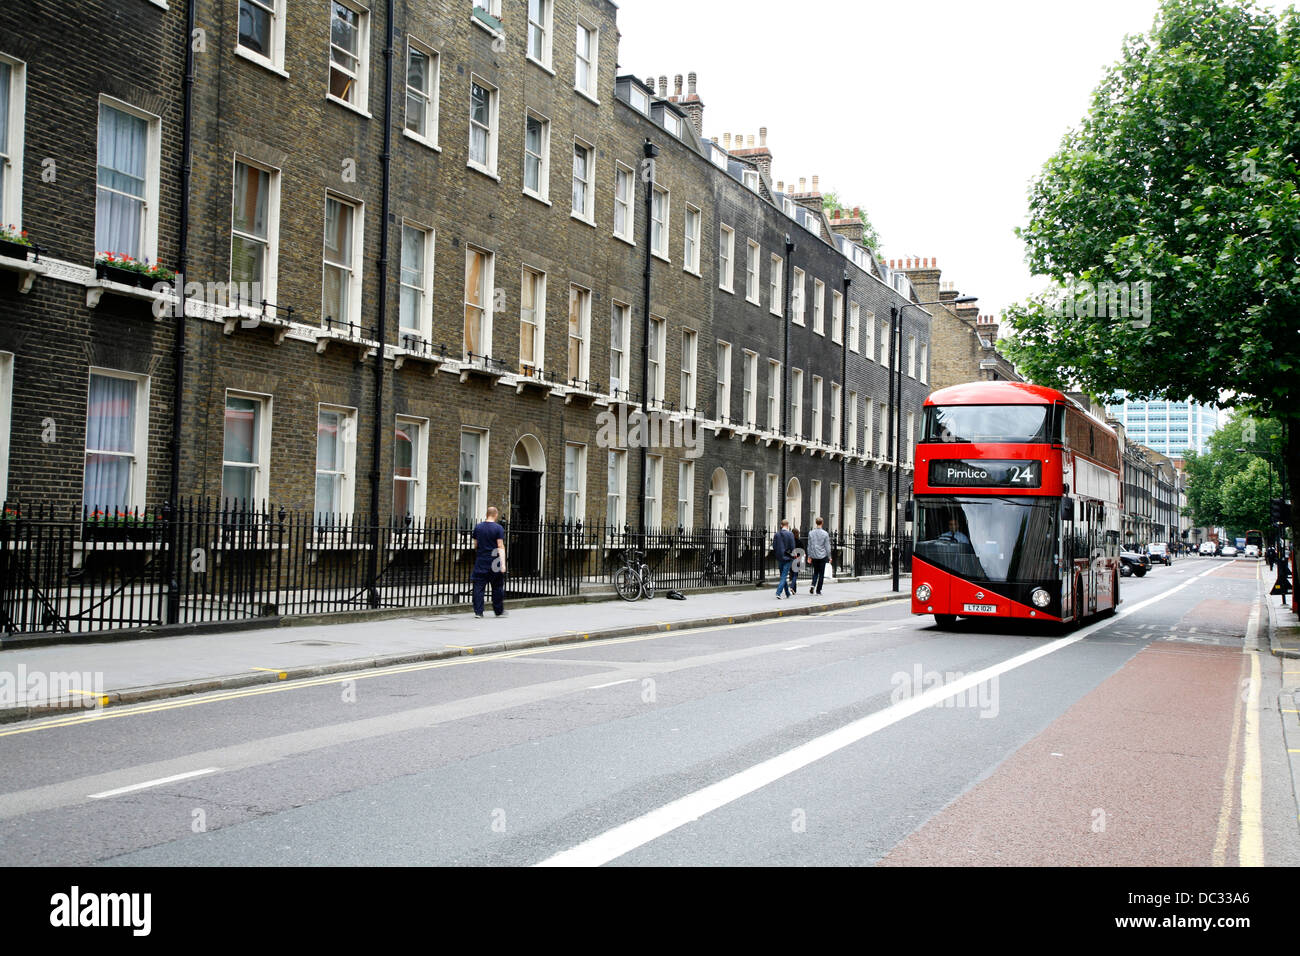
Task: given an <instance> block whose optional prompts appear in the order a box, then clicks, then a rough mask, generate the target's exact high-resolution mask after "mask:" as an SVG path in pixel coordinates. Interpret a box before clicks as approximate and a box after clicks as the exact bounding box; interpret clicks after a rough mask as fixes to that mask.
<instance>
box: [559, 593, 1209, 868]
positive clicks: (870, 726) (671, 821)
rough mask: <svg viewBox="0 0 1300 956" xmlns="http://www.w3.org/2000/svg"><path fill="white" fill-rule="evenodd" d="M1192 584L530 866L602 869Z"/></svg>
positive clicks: (892, 708)
mask: <svg viewBox="0 0 1300 956" xmlns="http://www.w3.org/2000/svg"><path fill="white" fill-rule="evenodd" d="M1213 570H1214V568H1211V569H1210V570H1209V571H1206V572H1205V574H1209V573H1210V572H1211V571H1213ZM1197 577H1204V575H1198V576H1197ZM1196 580H1197V578H1191V579H1189V580H1187V581H1184V582H1183V583H1182V584H1180V585H1178V586H1177V587H1174V588H1170V589H1169V590H1168V591H1165V592H1163V593H1161V594H1157V595H1155V596H1154V597H1150V598H1147V599H1146V600H1145V601H1142V602H1141V603H1139V604H1135V605H1133V606H1132V607H1130V608H1126V609H1125V610H1123V611H1120V612H1119V613H1118V614H1116V615H1115V616H1114V617H1113V618H1111V619H1110V620H1101V621H1098V622H1096V623H1095V624H1090V625H1089V626H1088V627H1085V628H1083V629H1082V630H1080V631H1078V632H1076V633H1075V634H1074V635H1072V636H1070V637H1062V638H1058V639H1057V640H1055V641H1052V642H1050V643H1048V644H1044V645H1043V646H1042V647H1038V648H1035V649H1034V650H1032V651H1026V652H1025V653H1023V654H1019V655H1017V656H1016V657H1012V658H1010V659H1009V660H1005V661H1003V662H1002V663H1001V664H994V665H993V666H992V667H986V668H985V669H984V670H982V671H977V672H975V673H974V674H967V675H966V676H965V677H962V678H959V679H958V680H955V681H952V682H950V683H947V684H944V685H942V686H941V687H935V688H932V689H930V690H928V691H925V692H924V693H922V694H920V695H919V696H917V697H913V698H911V699H909V700H901V701H899V702H898V703H896V704H892V705H890V706H889V707H886V708H885V709H884V710H880V711H877V712H876V713H874V714H869V715H867V716H866V717H862V718H860V719H858V720H855V721H853V722H852V723H850V724H846V725H845V726H843V727H841V728H839V729H838V730H833V731H831V732H830V733H827V734H823V735H822V736H820V737H815V738H813V739H812V740H810V741H808V742H807V743H804V744H800V745H799V746H798V747H795V748H794V749H792V750H788V751H786V752H785V753H783V754H778V755H777V756H775V757H772V758H771V759H769V760H765V761H763V762H762V763H760V764H757V765H755V766H753V767H750V768H749V769H748V770H742V771H741V772H740V773H737V774H733V775H732V776H730V777H727V778H726V779H725V780H720V781H719V782H717V783H715V784H711V785H709V786H707V787H705V788H703V789H702V790H697V791H696V792H695V793H691V794H687V795H686V796H684V797H681V798H680V799H678V800H674V801H672V802H671V803H668V804H665V805H664V806H662V807H660V808H659V809H657V810H651V811H650V812H649V813H647V814H644V815H642V816H640V817H637V818H636V819H634V820H629V821H628V822H627V823H624V824H621V825H620V826H617V827H614V828H613V829H612V830H607V831H606V832H604V833H601V834H599V835H597V836H594V837H592V838H591V839H590V840H586V841H584V842H583V843H580V844H578V845H577V846H575V847H573V848H572V849H569V850H564V851H562V852H560V853H557V854H555V855H554V856H550V857H548V858H546V859H545V860H542V861H541V862H539V863H536V864H534V866H602V865H603V864H605V863H608V862H609V861H610V860H615V859H618V857H620V856H622V855H623V854H625V853H630V852H631V851H632V850H635V849H636V848H637V847H639V846H644V845H645V844H647V843H649V842H650V841H652V840H656V839H658V838H659V837H661V836H663V835H664V834H666V833H671V832H672V831H673V830H676V829H678V828H679V827H682V826H685V825H686V824H688V823H693V822H695V821H696V820H698V819H699V818H700V817H702V816H704V815H705V814H706V813H711V812H712V811H714V810H717V809H718V808H719V807H723V806H726V805H727V804H728V803H732V802H734V801H736V800H739V799H740V798H741V797H744V796H747V795H748V794H751V793H753V792H754V791H756V790H759V789H760V788H762V787H765V786H767V785H768V784H769V783H773V782H775V781H777V780H780V779H781V778H782V777H785V776H788V775H790V774H792V773H794V772H795V771H796V770H800V769H802V768H804V767H806V766H808V765H809V764H811V763H814V762H815V761H818V760H820V759H822V758H823V757H826V756H829V755H830V754H833V753H835V752H836V751H837V750H842V749H843V748H845V747H848V746H849V745H850V744H854V743H857V742H858V741H860V740H863V739H865V738H867V737H869V736H871V735H872V734H874V733H876V732H877V731H880V730H884V729H885V728H886V727H890V726H892V725H893V724H896V723H898V722H899V721H901V720H905V719H906V718H908V717H911V716H913V715H914V714H918V713H920V712H921V711H923V710H926V709H928V708H930V707H933V706H935V705H937V704H940V703H942V702H943V701H945V700H947V699H949V698H950V697H956V696H958V695H960V694H964V693H965V692H966V691H968V690H970V689H971V688H973V687H978V686H979V685H980V684H983V683H985V682H986V681H989V680H991V679H993V678H994V677H997V676H999V675H1001V674H1005V673H1007V672H1008V671H1012V670H1015V669H1016V668H1018V667H1022V666H1024V665H1025V664H1028V663H1030V662H1032V661H1036V660H1038V659H1039V658H1040V657H1046V656H1047V655H1048V654H1054V653H1055V652H1057V651H1060V650H1064V649H1065V648H1067V647H1069V646H1070V645H1071V644H1076V643H1078V642H1079V641H1081V640H1083V639H1084V638H1085V637H1087V636H1088V635H1089V634H1090V633H1092V632H1093V631H1095V630H1098V629H1099V628H1102V627H1106V626H1108V625H1109V624H1111V623H1112V622H1113V621H1114V620H1116V619H1118V618H1121V617H1125V616H1127V615H1129V614H1133V613H1136V612H1137V611H1140V610H1141V609H1142V608H1144V607H1147V606H1148V605H1150V604H1153V603H1155V602H1156V601H1159V600H1161V599H1162V598H1165V597H1168V596H1169V595H1171V594H1173V593H1175V592H1177V591H1181V590H1182V589H1183V588H1185V587H1188V586H1190V585H1191V584H1193V583H1194V582H1195V581H1196Z"/></svg>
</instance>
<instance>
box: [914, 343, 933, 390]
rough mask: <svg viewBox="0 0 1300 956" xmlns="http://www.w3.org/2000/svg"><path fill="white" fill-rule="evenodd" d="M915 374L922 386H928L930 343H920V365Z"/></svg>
mask: <svg viewBox="0 0 1300 956" xmlns="http://www.w3.org/2000/svg"><path fill="white" fill-rule="evenodd" d="M917 374H918V376H919V377H920V379H921V384H922V385H928V384H929V382H930V343H929V342H922V343H921V364H920V366H919V367H918V368H917Z"/></svg>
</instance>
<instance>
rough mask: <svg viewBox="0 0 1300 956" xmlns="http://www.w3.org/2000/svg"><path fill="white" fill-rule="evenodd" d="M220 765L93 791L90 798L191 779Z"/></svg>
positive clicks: (101, 797) (115, 795)
mask: <svg viewBox="0 0 1300 956" xmlns="http://www.w3.org/2000/svg"><path fill="white" fill-rule="evenodd" d="M220 769H221V768H220V767H204V768H203V769H202V770H191V771H190V772H189V773H178V774H175V775H173V776H170V777H159V778H158V779H157V780H146V781H145V782H144V783H133V784H131V786H129V787H118V788H117V789H116V790H105V791H104V792H103V793H92V794H90V795H89V797H88V799H90V800H103V799H104V798H105V797H117V796H121V795H122V794H124V793H132V792H134V791H136V790H146V789H148V788H149V787H161V786H162V785H163V784H164V783H175V782H176V781H177V780H189V779H190V778H191V777H202V776H203V775H204V774H209V773H216V772H217V771H218V770H220Z"/></svg>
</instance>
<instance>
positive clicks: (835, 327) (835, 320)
mask: <svg viewBox="0 0 1300 956" xmlns="http://www.w3.org/2000/svg"><path fill="white" fill-rule="evenodd" d="M831 341H832V342H834V343H836V344H837V345H843V344H844V296H843V295H841V294H840V293H839V292H837V291H835V290H834V289H832V290H831Z"/></svg>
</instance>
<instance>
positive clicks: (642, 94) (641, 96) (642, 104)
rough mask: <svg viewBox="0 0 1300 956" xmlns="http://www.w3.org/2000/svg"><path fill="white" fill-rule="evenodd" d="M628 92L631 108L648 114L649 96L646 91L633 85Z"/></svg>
mask: <svg viewBox="0 0 1300 956" xmlns="http://www.w3.org/2000/svg"><path fill="white" fill-rule="evenodd" d="M630 93H631V95H630V97H629V99H630V100H631V102H632V109H634V110H637V111H638V112H641V113H645V114H646V115H647V116H648V115H649V114H650V97H649V96H648V95H647V94H646V91H645V90H643V89H641V87H639V86H633V87H632V88H631V91H630Z"/></svg>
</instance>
